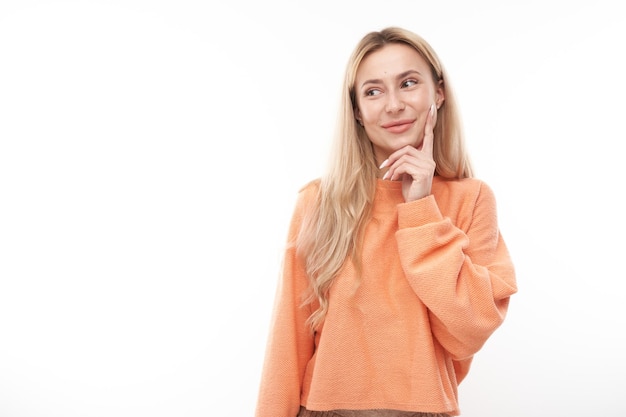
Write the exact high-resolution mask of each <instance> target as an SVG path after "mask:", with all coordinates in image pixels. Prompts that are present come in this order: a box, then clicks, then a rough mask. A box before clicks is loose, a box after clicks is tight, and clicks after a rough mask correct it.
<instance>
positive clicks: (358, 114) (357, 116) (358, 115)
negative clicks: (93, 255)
mask: <svg viewBox="0 0 626 417" xmlns="http://www.w3.org/2000/svg"><path fill="white" fill-rule="evenodd" d="M354 118H355V119H356V121H357V122H358V123H359V124H360V125H361V126H363V119H362V118H361V111H360V110H359V108H358V107H355V108H354Z"/></svg>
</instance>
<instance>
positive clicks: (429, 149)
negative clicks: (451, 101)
mask: <svg viewBox="0 0 626 417" xmlns="http://www.w3.org/2000/svg"><path fill="white" fill-rule="evenodd" d="M436 123H437V107H436V106H435V104H434V103H433V104H431V105H430V110H429V111H428V117H427V118H426V124H425V126H424V140H423V141H422V146H421V150H422V152H425V153H427V154H428V155H429V156H431V157H432V155H433V142H434V141H435V133H434V131H433V130H434V129H435V124H436Z"/></svg>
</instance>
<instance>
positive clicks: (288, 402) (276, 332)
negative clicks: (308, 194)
mask: <svg viewBox="0 0 626 417" xmlns="http://www.w3.org/2000/svg"><path fill="white" fill-rule="evenodd" d="M304 204H305V202H304V201H302V198H299V201H298V203H297V205H296V211H295V213H294V216H293V218H292V221H291V225H290V229H289V238H288V242H289V243H288V246H287V250H286V251H285V254H284V259H283V266H282V274H281V277H280V280H279V283H278V288H277V292H276V298H275V302H274V311H273V316H272V321H271V328H270V334H269V337H268V342H267V348H266V353H265V363H264V366H263V372H262V375H261V384H260V389H259V397H258V401H257V408H256V417H295V416H296V415H297V414H298V411H299V408H300V391H301V386H302V379H303V377H304V373H305V370H306V366H307V363H308V361H309V359H310V358H311V356H312V355H313V350H314V340H313V333H312V332H311V331H310V329H309V326H308V325H307V324H306V323H305V322H306V320H307V318H308V317H309V315H310V314H311V309H310V308H308V307H302V306H301V304H302V294H304V291H305V290H306V289H307V287H308V280H307V278H306V274H305V273H304V269H303V266H302V263H301V262H299V260H298V259H297V257H296V254H295V245H294V243H293V242H295V239H296V237H297V233H298V230H299V227H300V226H299V225H300V217H301V213H302V212H303V210H302V209H303V205H304Z"/></svg>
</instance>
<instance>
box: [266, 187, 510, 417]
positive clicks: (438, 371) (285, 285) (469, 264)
mask: <svg viewBox="0 0 626 417" xmlns="http://www.w3.org/2000/svg"><path fill="white" fill-rule="evenodd" d="M314 196H315V185H310V186H308V187H306V188H305V189H304V190H303V191H301V192H300V194H299V196H298V201H297V203H296V208H295V211H294V215H293V218H292V221H291V226H290V229H289V236H288V242H289V243H290V244H289V245H288V246H287V250H286V253H285V258H284V265H283V273H282V277H281V280H280V282H279V286H278V292H277V295H276V301H275V309H274V313H273V319H272V327H271V332H270V335H269V338H268V345H267V351H266V358H265V364H264V369H263V373H262V377H261V385H260V391H259V397H258V403H257V409H256V416H257V417H295V416H296V415H297V414H298V409H299V407H300V405H303V406H305V407H307V408H308V409H310V410H320V411H324V410H334V409H395V410H405V411H422V412H446V413H449V414H452V415H458V414H459V406H458V399H457V385H458V384H459V383H460V382H461V380H462V379H463V378H464V377H465V375H466V374H467V371H468V370H469V365H470V362H471V360H472V357H473V355H474V354H475V353H476V352H477V351H478V350H479V349H480V348H481V347H482V346H483V344H484V343H485V341H486V340H487V338H488V337H489V336H490V335H491V334H492V333H493V332H494V330H496V329H497V328H498V326H499V325H500V324H501V323H502V321H503V320H504V317H505V315H506V311H507V308H508V304H509V297H510V296H511V295H512V294H514V293H515V292H516V291H517V289H516V281H515V272H514V268H513V265H512V262H511V259H510V257H509V253H508V251H507V248H506V246H505V243H504V241H503V240H502V238H501V236H500V232H499V228H498V224H497V216H496V203H495V198H494V195H493V193H492V191H491V189H490V188H489V187H488V186H487V185H486V184H485V183H483V182H481V181H480V180H477V179H465V180H454V181H452V180H445V179H441V178H440V177H435V179H434V181H433V187H432V195H430V196H428V197H426V198H423V199H420V200H417V201H413V202H409V203H405V202H404V199H403V197H402V191H401V183H400V182H392V181H383V180H377V186H376V195H375V200H374V206H373V212H372V220H371V221H370V222H369V224H368V226H367V228H366V231H365V239H364V242H365V243H364V248H363V277H362V282H361V284H360V286H359V287H358V289H357V291H356V292H355V291H354V288H355V287H354V285H353V284H354V281H355V273H354V268H353V266H352V264H351V262H346V264H345V265H344V267H343V269H342V271H341V274H340V275H339V276H338V277H337V278H336V279H335V282H334V283H333V286H332V287H331V291H330V298H329V311H328V313H327V315H326V318H325V321H324V324H323V326H322V328H321V329H320V331H318V332H316V333H315V334H312V333H311V332H310V331H309V328H308V326H307V324H305V321H306V319H307V318H308V317H309V315H310V314H311V312H312V311H313V308H312V306H309V307H304V308H302V307H300V304H301V299H302V298H301V296H302V293H303V292H304V291H305V290H306V289H307V286H308V281H307V278H306V275H305V272H304V267H303V264H302V261H301V259H299V258H298V257H296V256H295V248H294V246H293V242H295V239H296V236H297V234H298V230H299V227H300V223H301V220H302V216H303V214H304V212H305V210H306V208H307V207H308V206H310V205H311V204H313V199H314Z"/></svg>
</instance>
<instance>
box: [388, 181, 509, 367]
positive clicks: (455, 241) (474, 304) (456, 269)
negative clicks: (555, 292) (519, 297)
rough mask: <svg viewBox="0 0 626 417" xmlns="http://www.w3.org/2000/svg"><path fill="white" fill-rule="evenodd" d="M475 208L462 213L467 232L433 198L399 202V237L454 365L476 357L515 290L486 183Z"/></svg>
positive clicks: (407, 267)
mask: <svg viewBox="0 0 626 417" xmlns="http://www.w3.org/2000/svg"><path fill="white" fill-rule="evenodd" d="M474 194H475V195H474V196H472V195H471V194H469V195H467V196H463V197H462V198H468V197H469V198H472V197H473V198H474V199H475V203H474V205H473V209H467V210H465V211H463V212H461V215H460V216H465V217H467V218H463V219H459V223H461V220H466V221H463V223H464V224H467V226H466V229H467V230H466V231H464V230H461V229H460V228H459V227H457V226H456V225H454V224H453V223H452V221H451V220H450V219H449V218H444V217H443V216H442V214H441V212H440V211H439V207H438V206H437V202H436V201H435V197H434V196H433V195H430V196H428V197H425V198H422V199H419V200H416V201H412V202H409V203H404V204H400V205H399V207H398V222H399V230H398V232H397V234H396V239H397V242H398V248H399V252H400V259H401V262H402V267H403V269H404V272H405V274H406V277H407V279H408V280H409V283H410V285H411V287H412V288H413V290H414V291H415V292H416V294H417V295H418V296H419V297H420V299H421V300H422V302H423V303H424V304H425V305H426V306H427V307H428V309H429V314H430V319H431V327H432V332H433V335H434V337H435V338H436V339H437V340H438V341H439V343H440V344H441V345H442V346H443V347H444V348H445V349H446V350H447V351H448V352H449V353H450V354H451V355H452V358H453V359H454V360H456V361H462V360H467V359H470V358H471V357H472V355H473V354H474V353H476V352H477V351H478V350H479V349H480V348H481V347H482V346H483V344H484V343H485V342H486V341H487V339H488V338H489V336H490V335H491V334H492V333H493V332H494V331H495V330H496V329H497V328H498V327H499V326H500V324H501V323H502V321H503V320H504V318H505V315H506V312H507V308H508V304H509V297H510V296H511V295H512V294H514V293H515V292H516V291H517V287H516V282H515V272H514V268H513V264H512V262H511V259H510V257H509V253H508V250H507V248H506V246H505V243H504V241H503V240H502V238H501V236H500V232H499V229H498V225H497V214H496V204H495V198H494V195H493V193H492V191H491V189H490V188H489V187H487V186H486V185H485V184H482V183H481V185H480V187H479V188H478V190H477V192H476V193H474Z"/></svg>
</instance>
